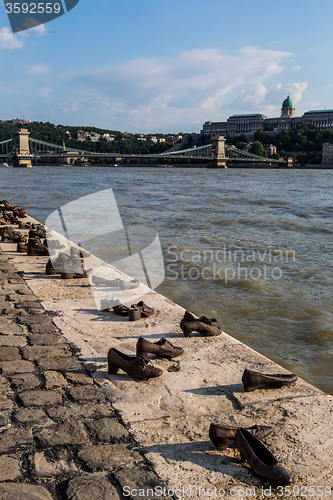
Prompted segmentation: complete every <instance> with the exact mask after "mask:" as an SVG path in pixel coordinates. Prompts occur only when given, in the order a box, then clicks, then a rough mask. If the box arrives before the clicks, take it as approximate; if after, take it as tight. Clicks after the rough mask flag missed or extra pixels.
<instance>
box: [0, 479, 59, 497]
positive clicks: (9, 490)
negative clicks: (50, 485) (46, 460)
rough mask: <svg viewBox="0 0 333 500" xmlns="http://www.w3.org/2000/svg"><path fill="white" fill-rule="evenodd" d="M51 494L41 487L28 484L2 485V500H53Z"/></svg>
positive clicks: (0, 490) (0, 488)
mask: <svg viewBox="0 0 333 500" xmlns="http://www.w3.org/2000/svg"><path fill="white" fill-rule="evenodd" d="M53 499H54V497H52V495H51V493H50V492H49V491H48V490H47V489H46V488H44V487H43V486H40V485H35V484H27V483H2V484H0V500H53Z"/></svg>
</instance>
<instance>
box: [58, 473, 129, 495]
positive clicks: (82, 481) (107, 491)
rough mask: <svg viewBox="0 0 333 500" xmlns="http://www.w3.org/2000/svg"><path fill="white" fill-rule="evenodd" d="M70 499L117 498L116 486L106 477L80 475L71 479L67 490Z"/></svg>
mask: <svg viewBox="0 0 333 500" xmlns="http://www.w3.org/2000/svg"><path fill="white" fill-rule="evenodd" d="M66 498H67V499H68V500H92V499H94V500H117V499H120V498H122V497H120V496H119V495H118V493H117V490H116V488H115V487H114V486H113V485H112V484H110V482H109V481H108V480H107V478H105V477H99V476H94V475H93V474H89V475H88V476H80V477H75V478H74V479H71V480H70V481H69V483H68V486H67V490H66Z"/></svg>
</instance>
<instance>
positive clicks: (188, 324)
mask: <svg viewBox="0 0 333 500" xmlns="http://www.w3.org/2000/svg"><path fill="white" fill-rule="evenodd" d="M213 323H216V319H214V318H210V319H209V318H206V316H200V317H199V318H197V317H196V316H194V314H192V313H190V312H189V311H185V314H184V317H183V319H182V320H181V322H180V328H181V329H182V331H183V333H184V337H189V336H190V335H191V333H192V332H198V333H200V335H203V336H204V337H215V336H216V335H220V334H221V333H222V328H220V327H219V326H214V325H213Z"/></svg>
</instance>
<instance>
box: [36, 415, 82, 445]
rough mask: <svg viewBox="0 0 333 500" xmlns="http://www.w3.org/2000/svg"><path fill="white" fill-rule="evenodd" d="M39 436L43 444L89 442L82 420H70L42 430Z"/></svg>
mask: <svg viewBox="0 0 333 500" xmlns="http://www.w3.org/2000/svg"><path fill="white" fill-rule="evenodd" d="M37 437H38V440H39V441H40V442H41V444H42V446H58V445H61V446H63V445H65V444H74V445H77V444H83V443H87V442H89V438H88V435H87V433H86V431H85V429H84V426H83V424H82V422H78V421H70V420H67V421H64V422H62V423H61V424H57V425H53V426H50V427H46V428H44V429H42V430H40V431H39V433H38V436H37Z"/></svg>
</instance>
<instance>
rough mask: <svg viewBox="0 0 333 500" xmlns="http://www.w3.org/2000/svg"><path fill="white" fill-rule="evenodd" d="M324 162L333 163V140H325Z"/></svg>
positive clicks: (326, 163) (325, 163)
mask: <svg viewBox="0 0 333 500" xmlns="http://www.w3.org/2000/svg"><path fill="white" fill-rule="evenodd" d="M322 164H323V165H333V142H324V144H323V157H322Z"/></svg>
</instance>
